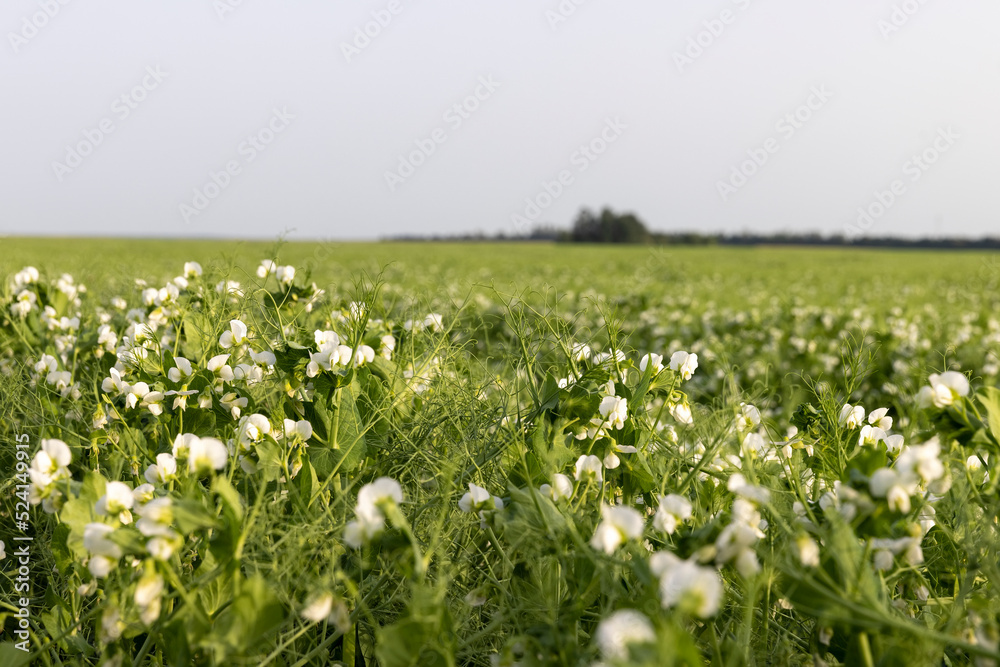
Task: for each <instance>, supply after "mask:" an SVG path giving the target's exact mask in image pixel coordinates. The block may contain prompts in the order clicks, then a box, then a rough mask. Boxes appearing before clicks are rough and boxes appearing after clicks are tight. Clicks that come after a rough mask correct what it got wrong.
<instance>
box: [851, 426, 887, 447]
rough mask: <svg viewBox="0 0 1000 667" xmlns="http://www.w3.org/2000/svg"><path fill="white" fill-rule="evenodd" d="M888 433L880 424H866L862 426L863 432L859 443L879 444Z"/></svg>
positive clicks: (859, 437)
mask: <svg viewBox="0 0 1000 667" xmlns="http://www.w3.org/2000/svg"><path fill="white" fill-rule="evenodd" d="M886 437H888V436H887V434H886V432H885V431H883V430H882V429H881V428H879V427H878V426H872V425H871V424H865V425H864V426H862V427H861V434H860V435H859V436H858V444H859V445H862V446H864V445H877V444H878V443H880V442H882V441H883V440H885V439H886Z"/></svg>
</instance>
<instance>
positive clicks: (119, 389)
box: [101, 366, 129, 396]
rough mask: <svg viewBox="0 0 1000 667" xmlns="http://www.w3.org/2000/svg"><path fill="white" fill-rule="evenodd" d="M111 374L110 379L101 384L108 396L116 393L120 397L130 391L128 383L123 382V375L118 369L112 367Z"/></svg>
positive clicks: (107, 378) (105, 379)
mask: <svg viewBox="0 0 1000 667" xmlns="http://www.w3.org/2000/svg"><path fill="white" fill-rule="evenodd" d="M109 374H110V377H106V378H104V382H102V383H101V389H102V390H103V391H104V392H105V393H106V394H111V393H114V395H115V396H120V395H122V394H124V393H126V392H127V391H128V390H129V385H128V382H125V381H124V380H122V376H121V373H120V372H119V371H118V369H117V368H115V367H114V366H112V367H111V370H110V371H109Z"/></svg>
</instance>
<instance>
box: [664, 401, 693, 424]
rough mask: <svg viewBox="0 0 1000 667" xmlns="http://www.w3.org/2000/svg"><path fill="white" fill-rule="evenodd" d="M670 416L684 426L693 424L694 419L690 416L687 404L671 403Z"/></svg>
mask: <svg viewBox="0 0 1000 667" xmlns="http://www.w3.org/2000/svg"><path fill="white" fill-rule="evenodd" d="M670 416H671V417H673V418H674V419H676V420H677V421H678V423H681V424H684V425H685V426H690V425H691V424H693V423H694V417H693V416H692V415H691V405H690V404H688V403H687V402H684V403H671V404H670Z"/></svg>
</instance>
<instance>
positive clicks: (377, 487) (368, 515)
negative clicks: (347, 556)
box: [344, 477, 403, 549]
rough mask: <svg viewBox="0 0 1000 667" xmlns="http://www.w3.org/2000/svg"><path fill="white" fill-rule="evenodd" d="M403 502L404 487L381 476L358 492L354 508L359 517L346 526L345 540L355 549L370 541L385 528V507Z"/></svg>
mask: <svg viewBox="0 0 1000 667" xmlns="http://www.w3.org/2000/svg"><path fill="white" fill-rule="evenodd" d="M402 502H403V488H402V487H401V486H400V485H399V482H397V481H396V480H394V479H392V478H389V477H379V478H378V479H376V480H375V481H374V482H372V483H370V484H365V485H364V486H363V487H361V490H360V491H359V492H358V502H357V505H356V506H355V508H354V514H355V516H356V517H357V519H356V520H355V521H350V522H348V524H347V525H346V526H344V541H345V542H346V543H347V544H348V546H350V547H352V548H354V549H360V548H361V546H362V545H364V544H367V543H368V542H370V541H371V540H372V539H373V538H374V537H375V536H377V535H378V534H379V533H381V532H382V530H383V529H384V528H385V519H386V516H385V513H384V511H383V510H384V509H388V508H389V507H392V506H396V505H399V504H400V503H402Z"/></svg>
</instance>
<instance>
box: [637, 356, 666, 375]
mask: <svg viewBox="0 0 1000 667" xmlns="http://www.w3.org/2000/svg"><path fill="white" fill-rule="evenodd" d="M650 365H651V366H652V367H653V375H656V374H657V373H659V372H660V371H662V370H663V355H662V354H653V353H650V354H646V355H643V357H642V359H640V360H639V370H640V371H642V372H643V373H645V372H646V368H647V367H648V366H650Z"/></svg>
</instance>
